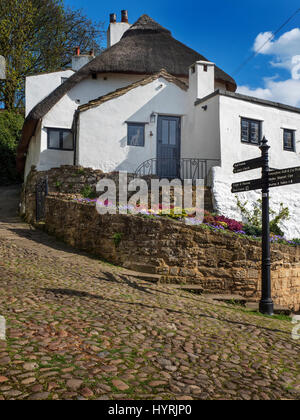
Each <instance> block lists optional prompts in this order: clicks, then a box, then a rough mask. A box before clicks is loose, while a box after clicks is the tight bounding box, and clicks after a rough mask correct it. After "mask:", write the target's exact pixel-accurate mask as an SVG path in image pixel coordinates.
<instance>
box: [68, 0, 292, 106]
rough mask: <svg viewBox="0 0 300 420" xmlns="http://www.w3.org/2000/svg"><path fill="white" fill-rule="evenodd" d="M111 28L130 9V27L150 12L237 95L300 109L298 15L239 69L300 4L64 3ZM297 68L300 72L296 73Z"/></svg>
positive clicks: (241, 0) (256, 0)
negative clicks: (113, 18) (229, 80)
mask: <svg viewBox="0 0 300 420" xmlns="http://www.w3.org/2000/svg"><path fill="white" fill-rule="evenodd" d="M65 4H66V5H69V6H72V7H75V8H81V9H83V11H84V12H85V13H86V14H87V15H88V16H89V17H90V18H92V19H94V20H100V21H104V22H105V27H107V25H108V21H109V14H110V13H113V12H114V13H117V15H118V19H120V11H121V10H122V9H127V10H128V13H129V21H130V23H134V22H135V21H136V20H137V19H138V18H139V16H140V15H142V14H144V13H146V14H148V15H149V16H151V17H152V18H153V19H155V20H156V21H157V22H159V23H160V24H161V25H163V26H165V27H167V28H168V29H170V30H171V32H172V34H173V36H174V37H175V38H177V39H178V40H180V41H181V42H183V43H185V44H186V45H188V46H190V47H191V48H194V49H195V50H197V51H199V52H200V53H201V54H203V55H205V56H206V57H207V58H208V59H209V60H211V61H213V62H215V63H216V64H217V65H218V66H219V67H221V68H222V69H223V70H225V71H226V72H227V73H229V74H230V75H231V76H233V77H234V78H235V80H236V81H237V84H238V86H239V91H240V92H242V93H246V94H250V95H253V96H260V97H263V98H265V99H270V100H276V101H280V102H284V103H289V104H291V105H297V106H300V93H299V94H298V93H297V91H298V92H300V13H298V14H297V15H296V17H295V18H294V19H293V20H292V21H291V22H290V23H289V24H288V25H287V26H285V28H284V29H283V30H282V31H281V32H280V33H279V34H278V35H277V36H276V37H275V39H274V40H272V42H269V43H268V44H267V45H266V46H265V48H264V49H263V50H262V51H261V52H260V53H259V54H257V55H256V57H255V58H253V59H252V60H251V61H250V62H249V63H248V64H247V66H246V67H244V68H243V69H242V70H241V71H240V72H239V73H238V74H236V73H235V72H236V69H237V68H238V67H239V65H240V64H241V63H242V62H243V61H244V60H245V59H246V58H247V57H248V56H249V55H250V54H251V53H252V52H253V51H254V47H256V49H258V48H259V47H260V46H261V45H262V44H263V43H264V42H265V41H266V40H267V39H269V38H270V35H271V33H272V32H274V31H275V30H276V29H278V27H279V26H280V25H281V24H282V23H283V22H284V21H286V20H287V19H288V18H289V17H290V16H291V15H292V13H293V12H295V11H296V10H297V9H298V8H300V2H299V0H251V1H248V0H214V1H199V0H198V1H190V2H187V3H185V2H182V1H179V0H161V1H157V0H152V1H147V2H141V1H136V0H122V1H119V0H114V1H111V2H108V1H106V2H103V1H101V0H65ZM298 69H299V72H298Z"/></svg>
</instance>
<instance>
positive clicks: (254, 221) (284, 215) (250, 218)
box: [236, 196, 290, 236]
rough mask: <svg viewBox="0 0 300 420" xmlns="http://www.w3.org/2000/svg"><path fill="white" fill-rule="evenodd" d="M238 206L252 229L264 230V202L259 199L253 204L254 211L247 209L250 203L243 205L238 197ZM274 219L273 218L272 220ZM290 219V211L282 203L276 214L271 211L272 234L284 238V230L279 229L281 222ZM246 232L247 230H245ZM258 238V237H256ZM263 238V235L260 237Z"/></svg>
mask: <svg viewBox="0 0 300 420" xmlns="http://www.w3.org/2000/svg"><path fill="white" fill-rule="evenodd" d="M236 200H237V206H238V208H239V209H240V211H241V213H242V215H243V216H244V218H245V219H246V220H247V222H248V226H251V228H257V229H260V231H261V229H262V200H261V199H259V200H257V202H255V203H253V205H252V209H251V210H249V209H248V208H247V204H248V201H246V202H245V203H242V202H241V201H240V200H239V198H238V196H236ZM272 217H273V218H272ZM289 217H290V211H289V209H288V207H284V205H283V203H280V209H279V211H278V212H277V213H276V212H275V211H274V210H272V209H270V219H271V220H270V232H271V233H273V234H274V235H278V236H284V234H283V232H282V230H281V229H280V227H279V224H280V222H283V221H284V220H288V219H289ZM244 230H245V229H244ZM255 236H258V235H255ZM260 236H261V235H260Z"/></svg>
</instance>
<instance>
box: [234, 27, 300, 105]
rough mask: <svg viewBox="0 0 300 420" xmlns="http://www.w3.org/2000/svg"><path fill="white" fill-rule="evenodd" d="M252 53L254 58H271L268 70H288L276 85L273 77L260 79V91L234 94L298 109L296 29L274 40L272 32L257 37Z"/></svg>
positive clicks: (299, 43)
mask: <svg viewBox="0 0 300 420" xmlns="http://www.w3.org/2000/svg"><path fill="white" fill-rule="evenodd" d="M253 50H254V51H255V52H256V53H257V54H263V55H270V56H273V58H272V60H271V61H270V64H271V66H273V67H275V68H283V69H286V70H289V71H290V73H291V75H290V78H289V79H287V80H283V81H279V80H277V76H276V75H275V76H274V77H272V78H265V79H264V87H263V88H251V87H249V86H239V87H238V92H239V93H243V94H245V95H249V96H256V97H259V98H262V99H268V100H271V101H276V102H283V103H286V104H289V105H293V106H299V107H300V28H295V29H292V30H291V31H289V32H286V33H284V34H283V35H281V36H280V37H279V38H278V39H274V38H273V33H272V32H262V33H260V34H258V35H257V37H256V39H255V41H254V45H253Z"/></svg>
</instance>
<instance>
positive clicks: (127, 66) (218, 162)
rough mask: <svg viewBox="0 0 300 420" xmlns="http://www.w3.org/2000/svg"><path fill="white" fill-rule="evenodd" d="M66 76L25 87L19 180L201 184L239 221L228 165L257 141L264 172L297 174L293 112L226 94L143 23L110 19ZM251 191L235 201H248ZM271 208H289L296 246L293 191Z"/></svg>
mask: <svg viewBox="0 0 300 420" xmlns="http://www.w3.org/2000/svg"><path fill="white" fill-rule="evenodd" d="M72 64H73V65H72V69H71V70H65V71H61V72H56V73H51V74H44V75H37V76H32V77H28V78H27V80H26V121H25V124H24V128H23V135H22V141H21V143H20V146H19V150H18V167H19V169H20V170H25V179H26V177H27V175H28V173H29V171H30V169H31V167H32V165H35V166H36V167H37V169H38V170H40V171H43V170H48V169H50V168H53V167H57V166H59V165H73V164H74V165H81V166H84V167H92V168H94V169H101V170H103V171H104V172H111V171H128V172H131V173H136V174H137V175H145V174H156V175H159V176H161V177H168V178H173V177H174V178H175V177H182V178H191V177H200V178H204V179H205V180H206V182H207V183H208V184H209V185H210V186H211V187H212V191H213V196H214V202H215V207H216V209H217V210H218V211H220V212H221V213H223V214H225V215H226V216H228V217H235V218H240V214H239V213H238V210H237V206H236V200H235V197H234V196H233V195H232V194H231V191H230V185H231V183H232V182H235V181H236V182H238V181H240V180H245V179H248V178H249V176H250V177H252V178H257V177H259V171H253V172H251V173H247V174H246V176H245V174H244V175H233V173H232V166H233V163H235V162H238V161H241V160H246V159H251V158H255V157H258V156H259V154H260V151H259V149H258V145H259V142H260V140H261V138H262V136H263V135H265V136H266V137H267V138H268V140H269V144H270V146H271V166H272V167H273V168H278V169H281V168H283V167H293V166H300V155H299V153H300V145H299V142H300V135H299V133H300V109H299V108H294V107H290V106H287V105H283V104H279V103H273V102H270V101H265V100H261V99H258V98H253V97H248V96H244V95H240V94H237V93H235V91H236V83H235V81H234V80H233V79H232V78H231V77H230V76H229V75H228V74H226V73H225V72H224V71H223V70H221V69H220V68H218V67H217V66H216V65H215V64H214V63H212V62H209V61H208V60H207V59H206V58H205V57H203V56H202V55H200V54H199V53H197V52H195V51H193V50H191V49H190V48H188V47H187V46H185V45H183V44H182V43H180V42H179V41H177V40H175V39H174V38H173V37H172V35H171V33H170V31H168V30H167V29H165V28H163V27H162V26H160V25H159V24H158V23H156V22H155V21H153V20H152V19H151V18H150V17H149V16H146V15H143V16H142V17H141V18H140V19H139V20H138V21H137V22H136V23H135V24H134V25H130V24H129V23H128V18H127V12H125V11H123V12H122V22H116V16H115V15H111V22H110V25H109V29H108V48H107V49H106V50H105V51H104V52H103V53H102V54H101V55H99V56H97V57H95V58H94V57H93V55H92V54H90V55H86V56H83V55H80V52H79V51H77V54H76V56H75V57H74V59H73V63H72ZM258 197H259V191H257V192H248V193H245V194H244V197H242V198H245V199H248V200H256V199H257V198H258ZM271 197H272V205H273V207H275V208H276V207H279V205H280V203H281V202H283V203H284V204H286V205H288V206H289V208H290V211H291V219H290V220H289V221H288V222H286V223H285V226H284V230H285V233H286V234H287V236H289V237H296V236H298V237H300V226H299V224H298V219H299V216H300V191H299V185H294V186H288V187H281V188H277V189H274V190H273V191H272V194H271Z"/></svg>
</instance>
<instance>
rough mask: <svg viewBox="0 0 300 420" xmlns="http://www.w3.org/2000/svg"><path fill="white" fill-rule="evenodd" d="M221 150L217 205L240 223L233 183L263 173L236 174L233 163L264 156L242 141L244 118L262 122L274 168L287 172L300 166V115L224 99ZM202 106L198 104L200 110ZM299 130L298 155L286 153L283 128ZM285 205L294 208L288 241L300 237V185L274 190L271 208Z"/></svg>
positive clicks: (251, 196) (250, 196) (254, 195)
mask: <svg viewBox="0 0 300 420" xmlns="http://www.w3.org/2000/svg"><path fill="white" fill-rule="evenodd" d="M219 101H220V114H219V115H220V117H219V118H220V147H221V160H222V166H221V167H220V168H214V171H213V192H214V198H215V204H216V207H217V209H218V211H219V212H220V213H221V214H224V215H226V216H227V217H231V218H234V219H237V220H240V219H241V214H240V212H239V211H238V209H237V206H236V199H235V195H234V194H232V193H231V184H232V183H233V182H239V181H246V180H248V179H255V178H260V176H261V171H260V170H258V169H257V170H254V171H250V172H245V173H242V174H233V164H234V163H236V162H240V161H243V160H247V159H253V158H256V157H259V156H260V153H261V152H260V150H259V148H258V146H255V145H248V144H244V143H242V142H241V117H246V118H252V119H257V120H262V121H263V125H262V133H263V135H265V136H266V138H267V139H268V140H269V145H270V146H271V149H270V166H271V167H273V168H278V169H283V168H286V167H294V166H300V114H298V113H293V112H290V111H285V110H280V109H278V108H274V107H268V106H265V105H259V104H253V103H251V102H247V101H243V100H240V99H235V98H230V97H225V96H220V97H219ZM199 106H200V105H198V107H199ZM282 128H290V129H295V130H297V131H296V152H288V151H284V150H283V129H282ZM239 197H240V199H241V201H247V200H248V201H249V202H253V201H256V200H257V199H258V198H261V193H260V191H250V192H245V193H240V194H239ZM280 203H283V204H284V205H285V206H288V207H289V209H290V214H291V218H290V220H289V221H287V222H284V224H283V225H282V228H283V230H284V232H285V235H286V236H287V237H288V238H295V237H300V225H299V215H300V185H299V184H296V185H291V186H286V187H280V188H272V189H271V208H273V209H274V210H277V209H278V208H279V206H280Z"/></svg>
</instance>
